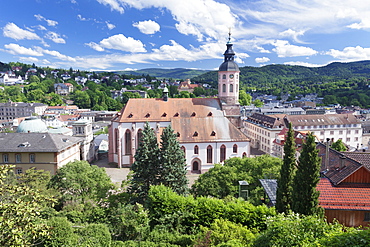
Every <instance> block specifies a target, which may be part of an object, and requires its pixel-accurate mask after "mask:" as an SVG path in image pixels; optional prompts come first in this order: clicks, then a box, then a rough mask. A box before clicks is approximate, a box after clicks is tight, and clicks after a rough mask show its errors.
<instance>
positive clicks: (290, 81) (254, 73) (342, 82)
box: [192, 61, 370, 108]
mask: <svg viewBox="0 0 370 247" xmlns="http://www.w3.org/2000/svg"><path fill="white" fill-rule="evenodd" d="M369 78H370V61H360V62H352V63H338V62H337V63H331V64H329V65H327V66H323V67H316V68H309V67H303V66H292V65H267V66H263V67H260V68H258V67H248V66H247V67H241V68H240V86H241V89H243V90H246V91H247V92H259V93H265V94H273V95H276V96H282V95H284V94H290V95H291V97H290V98H291V99H294V98H295V96H297V95H305V94H310V93H316V94H318V96H319V97H324V103H326V104H334V103H340V104H342V105H345V106H346V105H358V106H361V107H366V108H368V107H370V104H369V103H368V102H369V100H370V97H369V96H370V90H369V88H368V79H369ZM192 81H198V82H205V83H209V84H211V85H213V86H215V87H216V86H217V71H212V72H207V73H205V74H203V75H200V76H197V77H194V78H193V79H192Z"/></svg>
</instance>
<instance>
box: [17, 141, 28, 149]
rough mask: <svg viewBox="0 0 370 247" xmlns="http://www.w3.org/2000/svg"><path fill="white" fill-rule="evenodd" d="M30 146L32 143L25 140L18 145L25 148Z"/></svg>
mask: <svg viewBox="0 0 370 247" xmlns="http://www.w3.org/2000/svg"><path fill="white" fill-rule="evenodd" d="M29 146H31V144H30V143H29V142H23V143H21V144H19V145H18V147H19V148H25V147H29Z"/></svg>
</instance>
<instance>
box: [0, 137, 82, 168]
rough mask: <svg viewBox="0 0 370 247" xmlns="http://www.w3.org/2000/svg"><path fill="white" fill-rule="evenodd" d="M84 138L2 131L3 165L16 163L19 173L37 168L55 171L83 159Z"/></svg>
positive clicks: (0, 150)
mask: <svg viewBox="0 0 370 247" xmlns="http://www.w3.org/2000/svg"><path fill="white" fill-rule="evenodd" d="M83 140H84V139H83V138H80V137H73V136H65V135H60V134H49V133H0V158H1V160H0V165H4V164H12V165H15V173H16V174H19V173H22V172H24V171H25V170H27V169H29V168H31V167H35V168H36V169H42V170H45V171H49V172H50V173H51V174H52V175H53V174H55V172H56V171H57V169H58V168H60V167H62V166H64V165H65V164H67V163H68V162H71V161H75V160H81V152H80V145H81V143H82V142H83Z"/></svg>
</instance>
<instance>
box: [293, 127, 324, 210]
mask: <svg viewBox="0 0 370 247" xmlns="http://www.w3.org/2000/svg"><path fill="white" fill-rule="evenodd" d="M318 152H319V150H318V149H317V148H316V143H315V136H314V135H313V134H312V133H311V132H310V133H309V134H308V135H307V139H306V142H305V143H304V144H303V146H302V152H301V155H300V156H299V159H298V166H297V171H296V174H295V177H294V182H293V193H292V198H293V202H292V209H293V211H294V212H296V213H299V214H304V215H315V214H320V213H322V209H321V208H319V206H318V204H319V201H318V198H319V193H320V192H319V191H317V190H316V185H317V183H318V182H319V180H320V177H319V176H320V165H321V158H320V157H319V156H318Z"/></svg>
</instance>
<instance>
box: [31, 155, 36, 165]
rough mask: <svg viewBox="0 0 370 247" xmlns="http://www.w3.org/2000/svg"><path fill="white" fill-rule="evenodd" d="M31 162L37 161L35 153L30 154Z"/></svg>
mask: <svg viewBox="0 0 370 247" xmlns="http://www.w3.org/2000/svg"><path fill="white" fill-rule="evenodd" d="M30 163H35V154H30Z"/></svg>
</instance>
